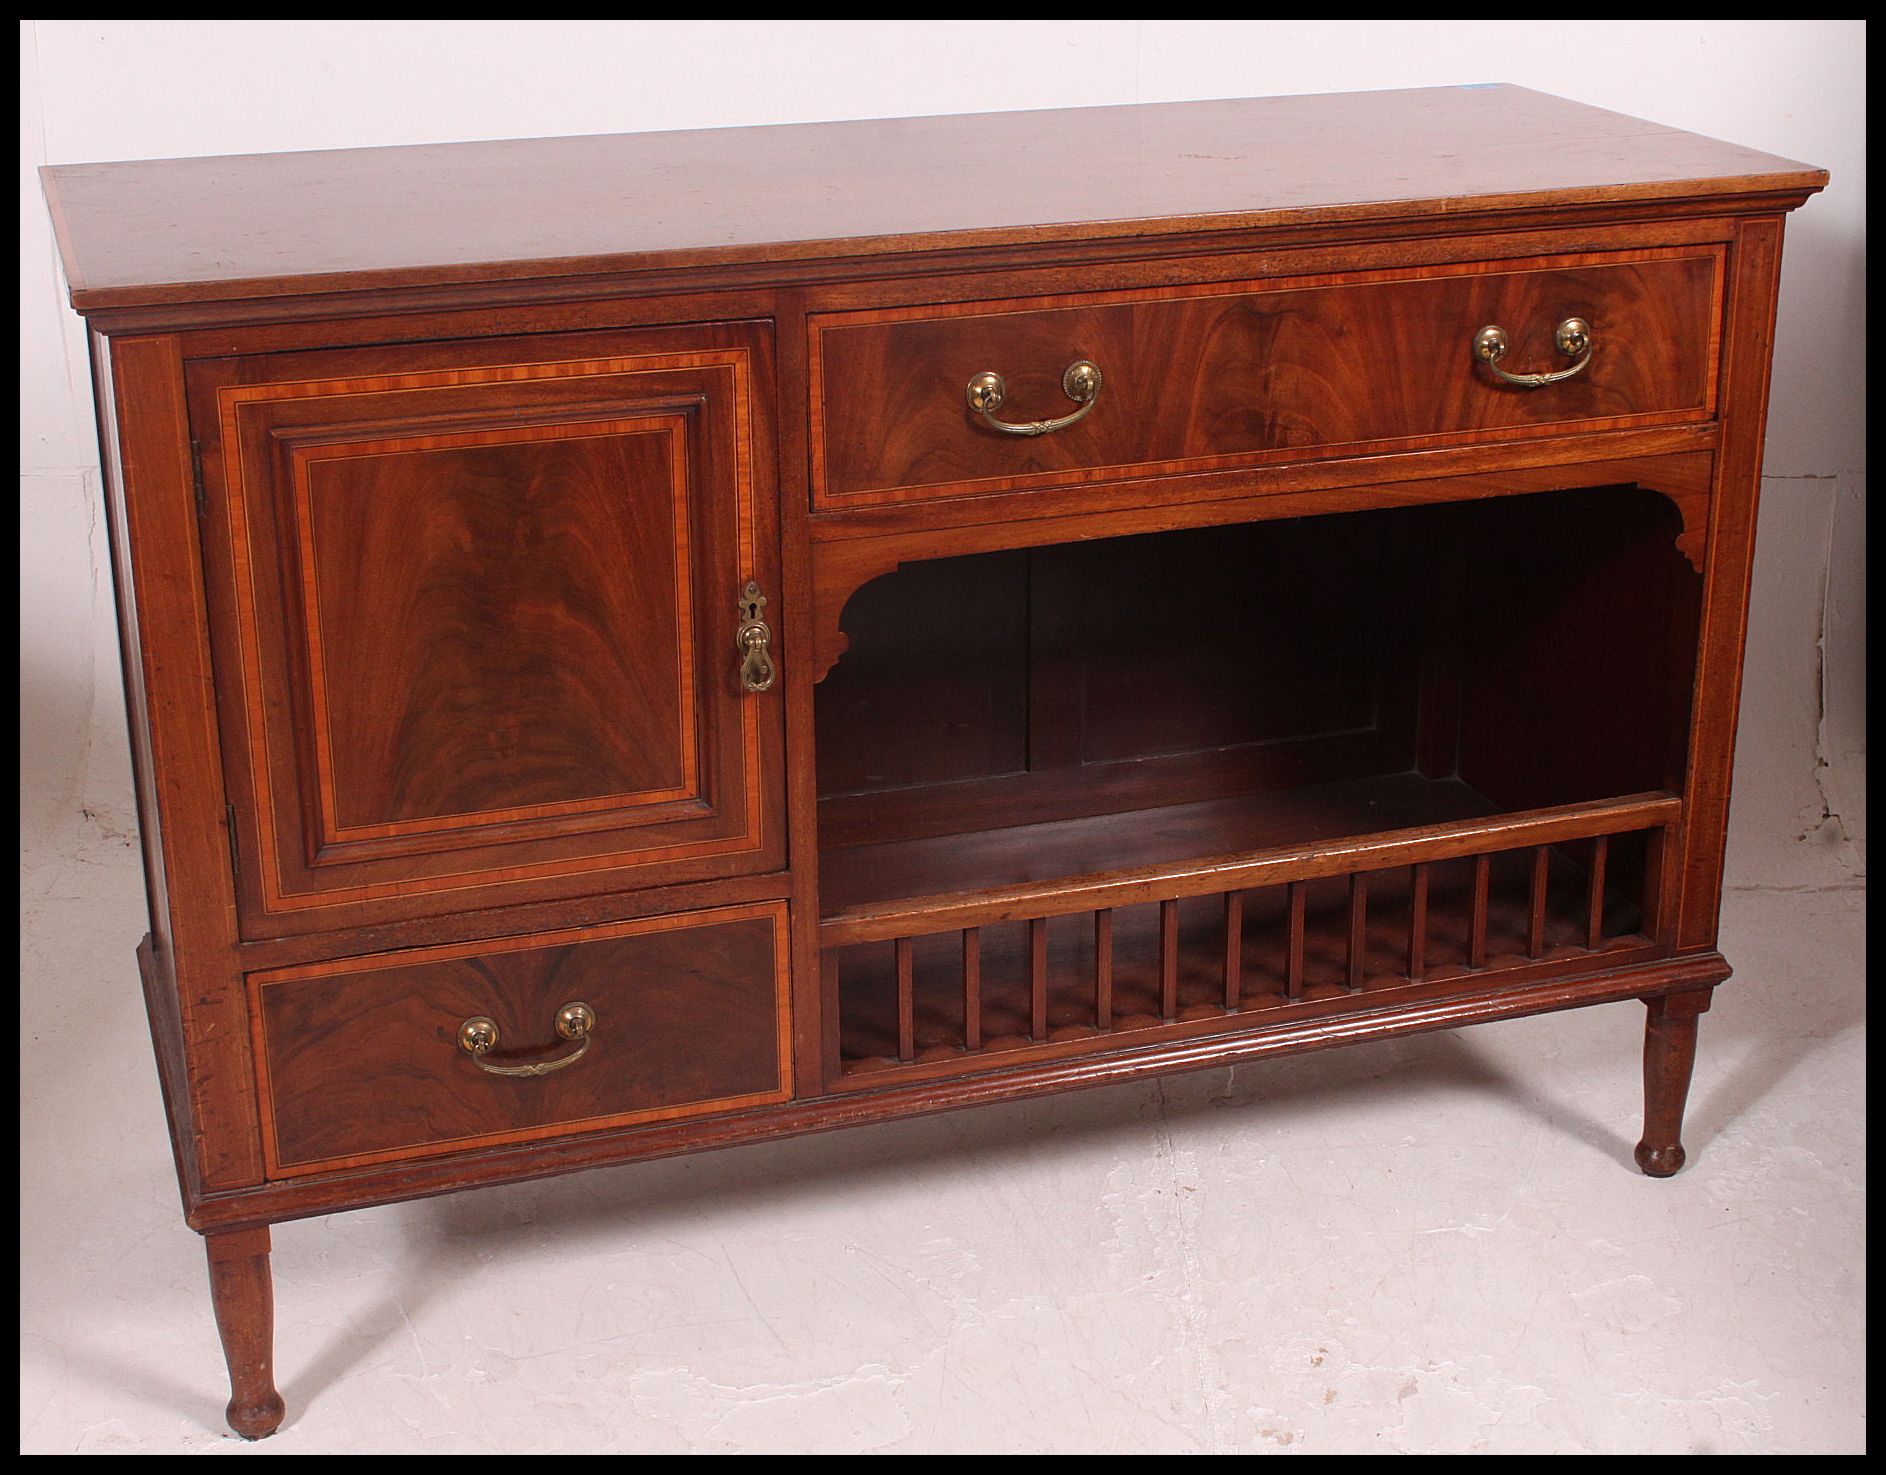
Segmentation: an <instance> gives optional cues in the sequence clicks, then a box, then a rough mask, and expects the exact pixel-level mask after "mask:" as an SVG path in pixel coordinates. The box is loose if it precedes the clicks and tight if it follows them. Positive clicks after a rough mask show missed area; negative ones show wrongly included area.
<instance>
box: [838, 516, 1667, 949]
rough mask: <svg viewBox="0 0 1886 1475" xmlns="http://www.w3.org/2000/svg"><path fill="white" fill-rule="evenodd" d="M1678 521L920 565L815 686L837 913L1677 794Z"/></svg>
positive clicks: (1383, 529)
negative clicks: (1164, 859)
mask: <svg viewBox="0 0 1886 1475" xmlns="http://www.w3.org/2000/svg"><path fill="white" fill-rule="evenodd" d="M1682 532H1683V524H1682V519H1681V515H1680V513H1679V512H1678V510H1677V508H1676V507H1675V506H1674V505H1673V504H1672V503H1671V502H1670V501H1669V500H1668V499H1667V498H1665V497H1663V496H1662V495H1660V494H1658V493H1656V492H1654V491H1651V490H1648V489H1644V488H1640V487H1635V486H1609V487H1597V488H1583V489H1579V490H1575V491H1567V492H1553V493H1544V494H1538V495H1530V496H1517V497H1504V498H1489V499H1487V500H1484V501H1475V502H1464V503H1448V504H1442V505H1435V506H1425V507H1404V508H1389V509H1380V510H1372V511H1365V512H1355V513H1344V514H1336V515H1330V516H1323V517H1314V518H1295V519H1285V520H1278V521H1271V522H1259V523H1252V524H1245V525H1238V526H1230V527H1214V528H1202V529H1194V530H1186V531H1180V532H1169V533H1156V534H1148V535H1143V536H1135V537H1126V538H1111V539H1105V540H1096V541H1094V542H1091V543H1073V544H1062V545H1057V546H1054V547H1048V548H1039V549H1033V550H1024V551H1013V552H1000V553H990V554H977V555H970V556H966V557H957V558H948V559H939V560H934V561H930V562H922V563H913V564H908V565H905V566H904V567H902V568H900V569H899V570H898V571H897V572H895V573H892V574H888V575H886V576H884V577H882V578H879V579H876V580H874V581H872V582H871V583H869V584H867V585H865V586H864V587H862V588H861V589H859V590H858V591H857V593H856V594H855V595H854V596H853V597H852V599H851V600H850V602H849V603H848V605H847V606H846V609H845V612H844V618H843V627H844V629H845V632H846V634H847V635H848V636H849V638H850V647H849V649H848V650H847V652H846V654H845V656H844V658H843V659H842V660H841V661H840V662H839V663H838V665H837V666H836V667H835V668H834V669H833V670H832V672H831V673H830V675H829V676H828V677H827V678H826V680H825V681H824V682H823V683H822V684H821V685H820V687H819V688H818V693H817V709H816V720H817V724H818V742H817V750H818V790H819V796H820V805H819V812H820V848H821V852H822V856H823V860H822V870H821V900H822V910H823V911H824V913H825V914H826V915H828V916H831V915H837V914H840V913H842V912H844V911H845V910H846V909H847V908H848V907H851V906H855V905H859V904H861V903H864V902H882V901H885V900H896V899H900V898H903V897H918V896H923V895H932V894H937V893H940V892H949V891H953V890H960V889H964V888H967V887H972V886H986V885H1000V884H1004V883H1007V882H1011V881H1025V880H1031V879H1043V878H1046V877H1048V876H1052V875H1056V874H1060V875H1066V874H1088V873H1099V872H1102V871H1105V870H1107V869H1110V868H1112V867H1114V866H1124V865H1143V864H1146V863H1148V862H1149V861H1153V860H1157V859H1158V858H1159V857H1160V856H1161V855H1164V854H1166V853H1167V852H1170V858H1173V859H1181V858H1184V857H1185V856H1187V855H1191V856H1199V855H1217V854H1226V853H1232V852H1236V851H1239V850H1245V849H1253V848H1260V847H1262V846H1264V845H1267V844H1285V843H1303V842H1313V841H1315V840H1317V839H1321V838H1334V837H1337V836H1344V835H1354V834H1366V833H1370V832H1373V831H1377V830H1385V829H1392V828H1400V827H1404V826H1417V825H1422V824H1428V823H1437V822H1441V821H1445V820H1452V819H1460V818H1465V817H1470V816H1477V815H1488V814H1501V813H1509V812H1517V811H1522V810H1530V809H1537V808H1543V807H1546V806H1552V805H1560V804H1570V803H1577V802H1582V801H1588V800H1600V799H1608V798H1614V797H1618V796H1623V795H1631V794H1639V793H1645V792H1649V791H1654V790H1669V791H1671V792H1674V793H1678V794H1681V792H1682V790H1683V784H1684V760H1685V752H1686V748H1687V733H1688V723H1689V708H1690V697H1691V692H1692V688H1693V684H1694V670H1695V651H1696V636H1697V620H1698V612H1699V605H1700V599H1701V592H1702V580H1701V577H1700V575H1699V574H1698V573H1697V572H1696V570H1695V569H1694V568H1693V567H1692V566H1691V564H1690V563H1689V561H1688V560H1687V559H1686V558H1685V557H1684V555H1683V554H1682V553H1681V552H1680V551H1679V550H1678V547H1677V540H1678V537H1679V535H1680V534H1681V533H1682ZM1628 866H1629V859H1628V856H1627V855H1626V854H1625V853H1623V852H1622V851H1621V852H1620V853H1619V854H1618V855H1617V856H1616V857H1614V862H1613V872H1612V876H1611V880H1612V881H1613V882H1614V883H1615V884H1617V885H1619V886H1621V887H1622V886H1629V885H1631V884H1632V883H1633V882H1634V880H1635V879H1636V878H1633V877H1632V876H1631V875H1630V874H1629V871H1628ZM1070 868H1072V869H1070Z"/></svg>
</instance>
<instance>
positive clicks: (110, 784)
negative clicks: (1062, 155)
mask: <svg viewBox="0 0 1886 1475" xmlns="http://www.w3.org/2000/svg"><path fill="white" fill-rule="evenodd" d="M1864 47H1865V31H1864V25H1863V23H1861V22H1857V21H1502V22H1440V21H1393V22H1387V21H1185V22H1151V21H1104V22H1045V21H1044V22H1037V21H1006V22H1004V21H922V22H909V21H905V22H891V21H880V22H868V23H859V22H834V21H811V22H808V21H580V22H550V23H533V22H520V21H503V22H484V21H450V22H420V21H388V22H371V21H294V22H280V21H277V22H264V21H247V22H230V21H25V22H22V23H21V89H20V123H21V128H20V138H21V166H22V167H21V187H20V204H21V260H20V308H21V335H20V368H21V426H20V428H21V459H20V469H21V535H22V536H21V550H22V591H21V599H22V625H23V640H24V651H23V660H22V666H21V687H22V704H23V711H22V738H23V742H24V743H25V746H26V753H25V767H24V769H23V772H22V789H23V796H24V797H25V798H26V799H27V801H28V810H29V817H30V816H33V815H38V814H42V813H44V814H49V813H51V812H55V811H59V810H62V809H69V808H70V807H71V806H72V805H73V804H75V803H83V804H85V805H87V806H88V807H90V808H91V809H93V810H94V811H96V812H98V813H99V814H101V815H104V816H107V817H108V818H109V819H110V820H112V821H113V822H117V823H122V821H123V819H124V817H125V816H126V815H127V814H128V813H129V788H128V768H127V767H126V765H125V762H124V759H123V756H122V748H123V740H122V733H121V726H119V724H120V723H121V718H120V716H119V713H118V704H119V702H120V697H119V694H118V691H117V688H116V682H117V675H116V664H115V655H114V654H113V649H112V644H111V642H112V641H113V640H114V639H115V636H114V633H113V630H112V623H111V618H110V601H109V585H108V583H107V582H106V577H107V576H106V575H105V574H104V572H103V569H104V561H103V560H104V555H103V533H102V526H101V523H100V521H99V518H98V515H97V510H96V509H97V505H98V498H97V482H96V478H97V461H96V450H95V447H94V445H93V440H92V429H91V410H90V399H89V388H88V380H87V372H86V368H85V362H84V352H83V338H82V334H81V332H80V329H79V323H78V320H77V318H76V317H74V316H73V315H72V314H71V313H70V312H69V311H66V310H65V309H64V308H63V307H62V301H63V298H62V295H61V294H62V290H63V288H62V284H60V283H59V282H58V281H57V268H56V266H55V264H54V261H53V255H52V246H51V241H52V237H51V231H50V228H49V226H48V225H47V223H46V219H45V212H44V209H43V207H42V205H41V204H40V200H39V195H38V187H37V183H36V181H35V180H34V178H33V177H32V172H31V171H32V168H33V166H35V165H37V164H39V163H43V162H52V163H67V162H75V161H81V160H98V159H128V158H161V157H168V156H177V155H189V154H218V153H242V152H250V151H258V150H274V149H308V148H334V147H347V146H355V145H369V144H388V143H421V142H437V141H444V140H454V139H472V138H504V137H528V136H534V135H545V134H563V133H598V132H616V131H627V130H636V129H653V128H684V127H709V126H718V125H727V124H742V123H776V122H794V121H805V120H817V119H834V118H862V117H885V116H900V115H912V114H922V113H952V112H972V111H979V110H984V109H997V108H1041V107H1062V106H1077V105H1082V104H1096V103H1119V102H1150V101H1164V100H1170V99H1180V98H1203V97H1235V96H1254V95H1264V94H1274V93H1290V92H1338V91H1350V90H1357V89H1368V88H1381V87H1412V86H1433V85H1441V84H1449V83H1461V82H1484V81H1507V82H1517V83H1521V84H1524V85H1526V86H1530V87H1536V88H1539V89H1540V90H1542V91H1547V92H1556V93H1561V94H1563V95H1565V96H1568V97H1573V98H1577V99H1579V100H1580V101H1583V102H1589V103H1595V104H1598V105H1600V106H1603V107H1609V108H1614V109H1616V110H1618V111H1620V112H1625V113H1630V114H1633V115H1635V116H1639V117H1643V118H1649V119H1652V120H1655V121H1657V122H1660V123H1666V124H1671V125H1674V126H1677V127H1681V128H1688V129H1692V130H1694V131H1697V132H1700V133H1708V134H1713V135H1716V136H1718V137H1721V138H1726V139H1730V140H1733V141H1734V142H1737V143H1742V144H1747V145H1750V146H1752V147H1755V148H1761V149H1767V150H1769V151H1771V152H1774V153H1779V154H1782V155H1785V156H1787V157H1790V158H1794V159H1799V160H1802V161H1805V162H1807V163H1811V164H1818V165H1821V166H1823V167H1826V168H1828V169H1830V170H1831V171H1832V172H1833V176H1834V182H1833V184H1832V185H1831V186H1830V187H1829V189H1828V190H1827V192H1826V193H1825V194H1824V195H1822V196H1820V197H1818V198H1816V199H1815V200H1813V201H1811V202H1810V203H1809V205H1808V206H1807V208H1806V209H1805V210H1803V211H1802V212H1801V213H1800V214H1798V215H1796V216H1794V217H1793V218H1792V220H1791V222H1790V225H1789V228H1788V243H1787V254H1786V260H1785V267H1784V273H1783V286H1782V308H1781V320H1780V323H1779V326H1778V329H1777V344H1776V366H1775V394H1774V409H1773V413H1772V416H1771V423H1770V431H1769V443H1768V457H1767V473H1768V477H1769V478H1770V480H1769V481H1768V483H1767V485H1766V488H1765V493H1764V495H1765V499H1766V501H1765V507H1764V514H1763V525H1762V534H1761V536H1762V540H1763V542H1762V553H1761V559H1762V562H1761V567H1760V569H1759V571H1758V575H1757V582H1758V590H1757V603H1756V610H1755V624H1754V628H1753V632H1752V645H1751V653H1750V666H1749V677H1748V686H1747V689H1746V695H1745V705H1744V742H1743V751H1742V754H1741V768H1742V772H1741V773H1740V775H1739V777H1738V801H1737V813H1736V824H1737V832H1738V839H1737V842H1736V844H1737V850H1736V858H1737V864H1738V865H1739V866H1741V867H1742V871H1741V873H1742V874H1745V875H1747V876H1750V877H1754V878H1756V879H1760V878H1761V877H1762V876H1765V875H1766V874H1767V873H1768V868H1769V866H1770V861H1771V859H1772V863H1773V865H1775V866H1785V865H1786V864H1787V862H1788V860H1789V859H1790V856H1789V852H1790V850H1791V848H1792V847H1794V846H1796V845H1797V844H1798V843H1799V841H1798V837H1799V836H1801V835H1803V834H1811V835H1813V836H1814V837H1815V838H1816V839H1817V840H1818V841H1819V842H1820V843H1823V844H1830V843H1833V842H1836V841H1838V840H1839V839H1840V838H1841V835H1842V832H1843V829H1844V830H1845V831H1847V832H1852V833H1853V834H1855V835H1857V836H1859V837H1861V838H1862V841H1863V835H1864V828H1863V826H1864V794H1865V789H1864V751H1865V731H1864V724H1863V717H1862V715H1861V708H1860V687H1859V662H1860V659H1861V657H1862V655H1863V650H1864V646H1863V635H1862V633H1861V630H1862V626H1861V624H1860V614H1861V611H1862V610H1863V605H1864V561H1863V556H1862V553H1861V549H1860V539H1859V537H1858V536H1857V534H1858V530H1859V527H1860V519H1861V518H1862V516H1863V506H1864V473H1865V464H1866V463H1865V432H1864V421H1863V419H1862V396H1861V393H1860V388H1859V386H1860V385H1861V384H1862V383H1863V369H1864V365H1863V358H1862V344H1861V338H1860V333H1861V323H1862V320H1863V316H1864V313H1863V307H1864V275H1863V259H1864V244H1865V235H1864V208H1865V196H1866V175H1865V146H1864V115H1865V107H1864V105H1865V59H1864ZM1830 611H1831V623H1830V620H1829V612H1830ZM1823 643H1824V645H1825V660H1824V661H1823V658H1822V656H1823V652H1822V646H1823ZM1823 686H1824V687H1825V710H1824V711H1823V705H1822V688H1823ZM1856 758H1857V762H1856ZM1829 807H1833V808H1836V809H1837V810H1838V811H1839V813H1838V817H1837V818H1836V819H1834V820H1832V821H1826V820H1825V818H1824V817H1825V814H1826V811H1827V809H1828V808H1829Z"/></svg>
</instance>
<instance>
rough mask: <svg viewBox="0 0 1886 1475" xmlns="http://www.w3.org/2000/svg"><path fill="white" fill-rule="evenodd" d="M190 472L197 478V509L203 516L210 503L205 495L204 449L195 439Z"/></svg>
mask: <svg viewBox="0 0 1886 1475" xmlns="http://www.w3.org/2000/svg"><path fill="white" fill-rule="evenodd" d="M190 474H191V476H193V477H194V478H195V479H196V510H197V514H198V515H199V516H201V515H202V512H203V509H204V508H205V507H206V506H207V505H208V503H207V502H206V501H205V499H204V496H203V449H202V447H201V446H199V445H198V444H197V443H196V442H195V441H191V442H190Z"/></svg>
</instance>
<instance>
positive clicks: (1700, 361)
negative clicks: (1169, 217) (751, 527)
mask: <svg viewBox="0 0 1886 1475" xmlns="http://www.w3.org/2000/svg"><path fill="white" fill-rule="evenodd" d="M1721 275H1722V256H1721V253H1720V251H1712V250H1703V251H1686V250H1681V249H1679V250H1675V251H1665V252H1619V253H1615V254H1614V255H1610V256H1606V257H1584V258H1578V257H1568V258H1554V259H1548V260H1546V261H1539V262H1530V263H1525V264H1523V265H1522V264H1515V263H1475V264H1473V265H1472V266H1470V267H1447V268H1428V269H1424V270H1420V271H1409V272H1399V273H1397V272H1377V273H1351V274H1349V275H1348V276H1347V277H1342V278H1325V279H1314V278H1312V279H1309V280H1308V281H1306V282H1290V281H1285V282H1265V283H1214V284H1212V285H1210V286H1201V287H1187V288H1174V289H1166V290H1163V291H1162V290H1157V289H1155V290H1148V291H1140V292H1123V293H1105V294H1097V295H1094V296H1091V297H1085V298H1077V297H1058V298H1043V299H1029V300H1024V301H1019V302H1017V301H1009V302H979V303H955V304H950V305H948V306H941V307H912V308H903V309H879V310H868V311H864V312H859V313H852V314H841V315H833V316H831V317H815V318H814V319H813V328H812V332H813V337H812V347H813V365H814V374H815V386H816V392H815V395H814V398H813V404H812V417H813V446H814V461H813V505H814V507H815V508H816V509H817V510H820V511H840V510H843V509H845V508H847V507H856V506H867V505H873V504H876V503H882V502H898V501H906V500H910V499H913V498H928V497H943V496H965V495H974V494H977V493H987V492H1012V491H1018V490H1033V489H1037V488H1041V487H1051V486H1060V485H1067V484H1070V483H1090V482H1094V481H1097V480H1103V479H1106V478H1107V477H1114V478H1119V477H1125V476H1131V475H1147V474H1151V473H1160V474H1174V473H1193V472H1199V471H1208V470H1213V469H1219V468H1223V467H1227V466H1232V465H1257V464H1263V463H1264V462H1265V461H1267V460H1279V459H1282V460H1289V461H1292V462H1295V461H1301V460H1303V459H1305V458H1306V457H1307V456H1312V455H1316V456H1329V455H1336V454H1346V455H1356V454H1362V453H1365V452H1370V451H1380V450H1384V449H1411V448H1414V447H1416V446H1421V445H1427V444H1434V443H1439V442H1443V441H1446V440H1450V439H1457V440H1467V439H1471V440H1474V441H1477V442H1484V441H1488V440H1494V439H1501V438H1509V437H1511V436H1513V435H1516V434H1522V433H1523V434H1543V433H1559V434H1562V433H1565V432H1568V431H1573V430H1581V429H1622V428H1626V427H1629V426H1634V425H1644V424H1667V423H1673V422H1675V421H1677V420H1680V419H1698V418H1703V417H1705V416H1707V415H1708V414H1709V413H1710V410H1711V407H1712V404H1713V401H1714V390H1715V378H1716V356H1715V338H1716V328H1715V324H1716V321H1717V318H1718V315H1719V310H1718V299H1719V297H1720V291H1721ZM1572 317H1580V318H1584V319H1585V320H1586V321H1587V322H1589V323H1590V324H1591V325H1592V340H1593V345H1594V347H1593V351H1592V356H1591V363H1590V366H1589V367H1588V368H1587V369H1585V370H1583V371H1582V372H1580V373H1579V374H1578V375H1576V376H1575V377H1573V378H1570V379H1567V380H1565V381H1563V382H1561V383H1557V384H1551V385H1547V386H1545V387H1543V388H1540V389H1523V388H1520V387H1517V386H1515V385H1511V384H1508V383H1506V382H1504V381H1502V380H1500V379H1498V378H1497V377H1496V376H1495V375H1493V374H1492V372H1491V371H1490V370H1488V369H1487V368H1486V367H1484V366H1482V365H1480V364H1477V363H1476V362H1475V360H1474V358H1473V355H1472V353H1471V346H1472V342H1473V338H1474V335H1475V334H1476V333H1477V332H1478V331H1479V330H1480V329H1481V328H1483V327H1485V326H1487V325H1489V324H1496V325H1499V326H1501V327H1503V328H1505V329H1506V332H1507V334H1508V337H1509V339H1510V340H1511V347H1510V349H1509V350H1508V353H1507V357H1506V358H1505V359H1504V360H1503V361H1502V363H1501V367H1502V368H1504V369H1507V370H1508V371H1509V372H1515V373H1530V372H1538V371H1546V372H1556V371H1558V370H1561V369H1564V368H1567V367H1568V366H1569V361H1568V360H1567V359H1566V358H1565V357H1563V356H1562V355H1560V354H1559V353H1558V352H1557V351H1556V349H1555V346H1554V344H1553V332H1554V330H1555V328H1556V327H1557V325H1558V324H1559V323H1560V322H1562V321H1564V320H1565V319H1567V318H1572ZM1080 359H1087V360H1090V361H1092V362H1093V363H1094V364H1095V365H1097V366H1098V367H1099V369H1100V370H1101V373H1102V375H1103V380H1102V384H1101V388H1100V392H1099V395H1098V397H1097V399H1096V401H1095V404H1094V406H1093V408H1092V410H1091V411H1089V412H1088V413H1087V414H1086V415H1085V416H1084V417H1083V418H1082V419H1081V420H1080V421H1079V423H1077V424H1074V425H1070V426H1068V427H1066V428H1065V429H1062V430H1057V431H1054V432H1052V433H1050V434H1047V435H1040V436H1011V435H1005V434H1003V433H1002V432H1000V431H998V430H994V429H992V428H990V427H989V426H988V425H987V424H986V423H985V422H984V421H983V420H982V418H981V417H980V416H978V415H976V414H975V413H974V412H973V411H972V410H970V408H969V407H968V405H967V403H966V401H965V397H964V388H965V386H966V385H967V384H968V383H969V380H970V379H971V378H972V377H973V376H974V375H976V374H978V373H981V372H983V371H985V370H987V371H992V372H994V373H997V374H1000V375H1001V376H1002V378H1003V380H1004V383H1005V385H1006V388H1007V401H1006V403H1005V404H1004V405H1003V406H1002V407H1001V409H1000V410H999V411H997V412H996V415H997V418H998V419H1002V420H1006V421H1009V422H1026V421H1031V420H1047V419H1051V418H1053V417H1055V416H1059V415H1064V414H1067V413H1069V412H1070V411H1071V410H1072V409H1074V408H1075V406H1074V405H1073V404H1072V403H1071V402H1070V401H1069V400H1068V399H1067V397H1066V396H1065V394H1064V393H1063V392H1062V389H1061V375H1062V372H1063V370H1065V369H1066V368H1067V367H1068V366H1069V365H1070V364H1072V363H1074V362H1076V361H1077V360H1080Z"/></svg>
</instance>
